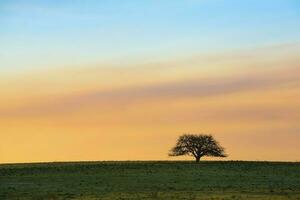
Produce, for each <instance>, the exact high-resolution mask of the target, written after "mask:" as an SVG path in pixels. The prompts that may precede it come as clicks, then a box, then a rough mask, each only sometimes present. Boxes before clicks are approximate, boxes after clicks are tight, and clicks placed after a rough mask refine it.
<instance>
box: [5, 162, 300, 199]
mask: <svg viewBox="0 0 300 200" xmlns="http://www.w3.org/2000/svg"><path fill="white" fill-rule="evenodd" d="M0 199H1V200H2V199H3V200H5V199H12V200H14V199H20V200H21V199H24V200H25V199H26V200H27V199H33V200H37V199H299V200H300V163H287V162H245V161H243V162H241V161H224V162H219V161H202V162H200V163H198V164H197V163H194V162H185V161H181V162H169V161H128V162H125V161H124V162H121V161H120V162H119V161H116V162H69V163H36V164H6V165H0Z"/></svg>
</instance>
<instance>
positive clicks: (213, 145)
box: [169, 134, 227, 162]
mask: <svg viewBox="0 0 300 200" xmlns="http://www.w3.org/2000/svg"><path fill="white" fill-rule="evenodd" d="M183 155H190V156H194V157H195V159H196V162H199V161H200V159H201V158H202V157H203V156H210V157H226V156H227V155H226V154H225V149H224V148H223V147H222V146H221V145H220V144H219V143H218V142H217V141H216V140H215V139H214V137H213V136H212V135H206V134H184V135H181V136H180V137H179V138H178V140H177V143H176V145H175V147H173V148H172V149H171V150H170V153H169V156H183Z"/></svg>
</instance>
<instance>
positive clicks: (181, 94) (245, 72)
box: [0, 44, 300, 163]
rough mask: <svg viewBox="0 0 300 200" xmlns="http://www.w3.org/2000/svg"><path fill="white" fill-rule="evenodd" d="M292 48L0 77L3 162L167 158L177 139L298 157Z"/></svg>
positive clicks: (250, 156) (297, 80)
mask: <svg viewBox="0 0 300 200" xmlns="http://www.w3.org/2000/svg"><path fill="white" fill-rule="evenodd" d="M299 47H300V46H299V45H296V44H286V45H278V46H269V47H262V48H256V49H247V50H236V51H227V52H226V53H215V54H198V55H197V54H194V55H193V56H173V57H170V58H166V59H164V60H162V59H156V60H155V59H154V60H151V61H147V62H146V61H145V62H142V61H139V60H136V61H134V60H131V61H126V62H124V63H113V62H112V63H109V62H107V63H104V62H103V63H101V64H97V63H92V64H87V65H72V66H60V67H59V66H58V67H47V68H45V69H43V70H31V71H20V72H18V73H11V72H7V73H5V72H3V73H2V74H1V75H0V78H1V79H0V88H1V97H0V136H1V140H0V162H1V163H6V162H36V161H66V160H69V161H71V160H161V159H162V160H165V159H174V158H168V156H167V153H168V150H169V149H170V148H171V147H172V145H173V144H174V143H175V141H176V138H177V137H178V136H179V135H180V134H182V133H211V134H213V135H214V136H215V137H216V138H217V139H218V140H219V141H220V143H221V144H222V145H223V146H224V147H225V148H226V150H227V153H228V154H229V157H228V158H227V159H229V160H236V159H238V160H240V159H241V160H291V161H296V160H297V159H299V157H300V151H299V150H298V148H299V146H300V135H299V131H300V123H299V121H300V101H299V99H300V58H299V56H298V55H300V54H299V53H300V48H299ZM183 159H185V158H183Z"/></svg>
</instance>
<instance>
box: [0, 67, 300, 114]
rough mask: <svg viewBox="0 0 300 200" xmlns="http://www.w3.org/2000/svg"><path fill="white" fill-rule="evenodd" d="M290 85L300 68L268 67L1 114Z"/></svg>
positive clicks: (98, 93) (71, 97)
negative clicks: (267, 68) (258, 70)
mask: <svg viewBox="0 0 300 200" xmlns="http://www.w3.org/2000/svg"><path fill="white" fill-rule="evenodd" d="M287 84H292V85H293V84H294V85H295V84H296V85H299V84H300V67H287V68H284V69H277V70H276V71H274V70H271V71H270V70H269V71H268V70H266V71H264V72H263V73H251V74H250V73H246V74H242V75H239V76H236V75H235V76H230V77H228V76H227V77H223V78H209V79H199V80H198V79H187V80H184V81H173V82H168V83H161V84H148V85H141V86H139V85H135V86H128V87H125V88H119V89H111V90H105V91H103V90H100V91H98V90H93V91H89V92H85V93H80V94H72V95H66V96H62V97H58V98H56V99H55V100H51V101H46V102H44V101H42V102H38V103H35V104H34V105H25V106H23V107H20V108H18V109H13V110H2V111H0V115H2V116H5V115H6V116H9V115H43V114H60V113H68V112H76V111H77V110H80V109H82V108H86V107H97V108H100V109H104V110H105V109H107V108H112V109H116V108H118V109H120V108H122V107H126V106H135V105H138V104H139V103H145V102H151V101H152V100H168V99H182V98H198V99H199V100H201V98H206V97H221V96H224V95H229V94H234V93H241V92H249V91H253V90H254V91H255V90H262V89H268V88H274V87H279V86H282V85H287Z"/></svg>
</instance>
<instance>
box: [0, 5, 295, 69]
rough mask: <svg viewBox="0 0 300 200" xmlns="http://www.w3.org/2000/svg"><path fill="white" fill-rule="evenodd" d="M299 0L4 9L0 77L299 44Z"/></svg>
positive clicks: (0, 17) (0, 23) (0, 14)
mask: <svg viewBox="0 0 300 200" xmlns="http://www.w3.org/2000/svg"><path fill="white" fill-rule="evenodd" d="M299 35H300V3H299V1H297V0H294V1H293V0H272V1H271V0H265V1H261V0H251V1H250V0H248V1H241V0H240V1H238V0H228V1H225V0H224V1H223V0H212V1H208V0H199V1H196V0H187V1H180V0H177V1H158V0H152V1H150V0H149V1H137V0H136V1H133V0H131V1H95V0H91V1H66V0H63V1H31V0H28V1H14V0H11V1H8V0H3V1H1V2H0V44H1V46H0V56H1V60H2V61H0V64H1V68H2V69H1V70H3V68H6V69H8V68H9V69H25V70H27V69H28V68H43V66H46V67H49V66H62V65H72V64H75V63H76V64H86V63H97V62H101V61H114V60H118V59H120V60H124V59H127V58H130V59H133V60H134V59H140V58H143V59H146V60H147V59H152V58H153V57H155V58H158V59H159V58H161V57H172V56H174V55H175V56H182V57H184V56H189V55H190V54H198V53H202V52H217V51H226V50H230V49H239V48H255V47H260V46H267V45H273V44H281V43H295V42H299Z"/></svg>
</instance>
